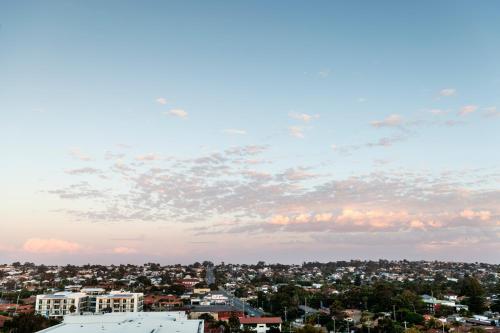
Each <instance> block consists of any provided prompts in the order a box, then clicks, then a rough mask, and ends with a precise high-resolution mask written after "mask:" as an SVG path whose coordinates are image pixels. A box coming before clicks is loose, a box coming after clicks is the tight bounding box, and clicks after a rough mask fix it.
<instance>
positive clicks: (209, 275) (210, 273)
mask: <svg viewBox="0 0 500 333" xmlns="http://www.w3.org/2000/svg"><path fill="white" fill-rule="evenodd" d="M205 282H206V283H207V285H211V284H214V283H215V274H214V267H213V266H207V267H206V272H205ZM219 293H221V294H222V295H224V296H226V297H227V298H228V299H229V304H231V305H233V306H234V307H236V308H237V309H240V310H242V311H243V310H245V312H246V313H247V314H248V315H249V316H252V317H262V315H264V311H262V310H259V309H256V308H254V307H252V306H250V305H249V304H248V303H245V302H243V301H242V300H241V299H239V298H238V297H234V296H233V295H232V294H230V293H229V292H228V291H227V290H225V289H224V288H222V287H219Z"/></svg>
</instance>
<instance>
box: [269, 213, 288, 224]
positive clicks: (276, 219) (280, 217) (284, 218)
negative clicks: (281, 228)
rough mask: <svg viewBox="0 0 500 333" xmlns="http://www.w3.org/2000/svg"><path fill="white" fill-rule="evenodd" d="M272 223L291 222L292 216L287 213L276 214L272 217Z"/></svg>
mask: <svg viewBox="0 0 500 333" xmlns="http://www.w3.org/2000/svg"><path fill="white" fill-rule="evenodd" d="M270 222H271V224H281V225H286V224H289V223H290V218H289V217H288V216H285V215H274V216H273V217H271V221H270Z"/></svg>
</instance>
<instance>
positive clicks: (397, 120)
mask: <svg viewBox="0 0 500 333" xmlns="http://www.w3.org/2000/svg"><path fill="white" fill-rule="evenodd" d="M402 122H403V117H401V116H400V115H398V114H391V115H390V116H388V117H387V118H385V119H383V120H374V121H372V122H371V125H372V126H373V127H377V128H378V127H396V126H400V125H401V124H402Z"/></svg>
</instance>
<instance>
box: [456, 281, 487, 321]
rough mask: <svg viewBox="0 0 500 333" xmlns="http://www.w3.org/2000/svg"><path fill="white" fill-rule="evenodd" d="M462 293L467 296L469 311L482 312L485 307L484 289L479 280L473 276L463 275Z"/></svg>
mask: <svg viewBox="0 0 500 333" xmlns="http://www.w3.org/2000/svg"><path fill="white" fill-rule="evenodd" d="M461 293H462V295H464V296H466V297H467V300H466V303H467V305H468V306H469V311H471V312H473V313H482V312H483V311H484V310H485V309H486V306H485V299H484V289H483V287H482V286H481V284H480V283H479V281H478V280H477V279H475V278H473V277H465V278H464V280H463V282H462V290H461Z"/></svg>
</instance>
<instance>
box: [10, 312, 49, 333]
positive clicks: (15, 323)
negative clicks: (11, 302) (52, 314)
mask: <svg viewBox="0 0 500 333" xmlns="http://www.w3.org/2000/svg"><path fill="white" fill-rule="evenodd" d="M57 324H59V321H58V320H56V319H48V318H45V317H43V316H40V315H36V314H33V313H21V314H19V315H17V316H15V317H14V318H12V320H8V321H6V322H5V326H4V328H5V329H6V330H7V332H16V333H32V332H38V331H41V330H43V329H46V328H48V327H50V326H54V325H57Z"/></svg>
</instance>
